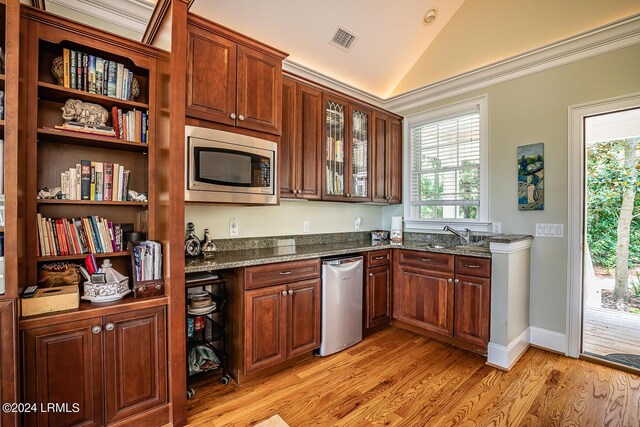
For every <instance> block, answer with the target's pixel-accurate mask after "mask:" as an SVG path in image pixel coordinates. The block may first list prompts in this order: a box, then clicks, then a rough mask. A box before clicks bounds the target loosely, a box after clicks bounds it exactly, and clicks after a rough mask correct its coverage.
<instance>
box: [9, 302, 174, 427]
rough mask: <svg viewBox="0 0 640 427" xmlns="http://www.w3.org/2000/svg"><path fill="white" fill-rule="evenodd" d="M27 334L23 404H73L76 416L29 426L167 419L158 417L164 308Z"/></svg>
mask: <svg viewBox="0 0 640 427" xmlns="http://www.w3.org/2000/svg"><path fill="white" fill-rule="evenodd" d="M21 334H22V358H23V364H24V369H23V390H24V391H23V394H24V402H29V403H35V404H37V405H38V406H40V405H41V404H44V405H46V404H47V403H59V404H68V405H69V409H70V410H69V411H64V412H53V411H52V412H37V413H28V414H26V415H25V425H27V426H57V425H83V426H102V425H127V424H131V423H136V422H137V423H139V424H144V423H145V422H149V423H150V424H152V423H154V422H160V420H163V419H164V418H163V417H164V415H163V414H164V413H160V412H159V411H156V409H157V408H160V407H161V406H163V405H164V406H165V407H166V403H167V372H166V370H167V349H166V319H165V307H164V306H160V307H154V308H149V309H143V310H134V311H129V312H123V313H118V314H111V315H106V316H103V317H93V318H83V319H79V320H74V321H70V322H66V323H59V324H54V325H51V326H38V327H34V328H25V329H22V332H21ZM74 403H77V404H78V409H79V410H78V411H77V412H74V411H73V406H72V405H73V404H74ZM146 417H148V418H146ZM133 420H135V421H133ZM162 423H163V422H162Z"/></svg>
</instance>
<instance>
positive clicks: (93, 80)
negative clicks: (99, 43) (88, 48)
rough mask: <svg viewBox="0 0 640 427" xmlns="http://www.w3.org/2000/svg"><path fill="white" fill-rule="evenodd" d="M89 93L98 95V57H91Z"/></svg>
mask: <svg viewBox="0 0 640 427" xmlns="http://www.w3.org/2000/svg"><path fill="white" fill-rule="evenodd" d="M89 92H90V93H96V57H95V56H93V55H89Z"/></svg>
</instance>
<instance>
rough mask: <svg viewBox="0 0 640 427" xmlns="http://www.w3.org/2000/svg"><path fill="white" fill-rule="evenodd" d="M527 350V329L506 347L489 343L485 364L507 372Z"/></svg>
mask: <svg viewBox="0 0 640 427" xmlns="http://www.w3.org/2000/svg"><path fill="white" fill-rule="evenodd" d="M527 348H529V328H527V329H525V330H524V331H522V333H521V334H520V335H519V336H518V337H517V338H516V339H515V340H513V341H512V342H511V343H510V344H509V345H508V346H506V347H505V346H504V345H500V344H494V343H491V342H490V343H489V347H488V349H487V350H488V354H487V364H488V365H491V366H493V367H496V368H499V369H503V370H505V371H508V370H509V369H511V368H512V367H513V365H515V364H516V362H517V361H518V359H519V358H520V356H522V355H523V354H524V352H525V351H526V350H527Z"/></svg>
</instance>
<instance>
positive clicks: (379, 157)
mask: <svg viewBox="0 0 640 427" xmlns="http://www.w3.org/2000/svg"><path fill="white" fill-rule="evenodd" d="M387 123H388V121H387V116H385V115H383V114H380V113H377V112H376V113H373V141H372V143H373V145H372V148H371V169H372V174H371V180H372V181H371V197H372V200H373V201H374V202H378V203H387V178H386V176H387V153H386V150H387V136H388V130H387V127H388V126H387Z"/></svg>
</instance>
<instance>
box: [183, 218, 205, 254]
mask: <svg viewBox="0 0 640 427" xmlns="http://www.w3.org/2000/svg"><path fill="white" fill-rule="evenodd" d="M200 251H201V246H200V240H199V239H198V236H196V226H195V225H193V223H192V222H190V223H188V224H187V235H186V237H185V239H184V252H185V254H186V255H187V256H190V257H196V256H198V255H200Z"/></svg>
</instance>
